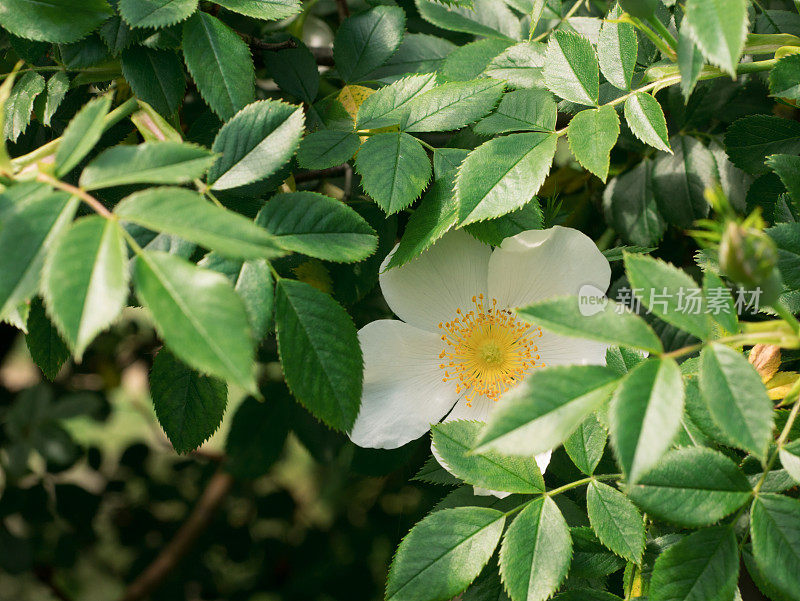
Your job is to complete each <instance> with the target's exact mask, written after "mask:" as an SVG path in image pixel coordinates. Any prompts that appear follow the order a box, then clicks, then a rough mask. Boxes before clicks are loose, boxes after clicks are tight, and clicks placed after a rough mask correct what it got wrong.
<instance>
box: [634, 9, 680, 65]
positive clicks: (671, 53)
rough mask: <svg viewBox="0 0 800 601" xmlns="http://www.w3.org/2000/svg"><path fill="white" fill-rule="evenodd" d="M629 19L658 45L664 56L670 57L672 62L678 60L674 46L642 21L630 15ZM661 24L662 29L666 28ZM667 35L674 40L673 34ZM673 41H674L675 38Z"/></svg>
mask: <svg viewBox="0 0 800 601" xmlns="http://www.w3.org/2000/svg"><path fill="white" fill-rule="evenodd" d="M628 18H629V19H630V22H631V23H633V24H634V25H635V26H636V27H638V28H639V29H641V31H642V33H643V34H644V35H646V36H647V37H648V38H650V41H651V42H653V44H655V45H656V48H658V49H659V50H660V51H661V52H662V53H663V54H664V56H666V57H668V58H669V59H670V60H671V61H672V62H675V61H676V60H678V55H677V54H676V52H675V50H674V49H673V48H672V46H670V45H669V44H668V43H667V42H665V41H664V40H663V39H661V38H660V37H659V35H658V34H657V33H656V32H655V31H653V30H652V29H650V28H649V27H648V26H647V25H645V24H644V22H643V21H642V20H641V19H638V18H636V17H632V16H631V15H628ZM656 20H658V19H656ZM659 23H660V24H661V26H662V27H664V24H663V23H661V21H659ZM665 29H666V28H665ZM667 34H668V35H669V36H670V37H671V38H672V34H670V33H669V32H667ZM672 39H673V40H674V39H675V38H672Z"/></svg>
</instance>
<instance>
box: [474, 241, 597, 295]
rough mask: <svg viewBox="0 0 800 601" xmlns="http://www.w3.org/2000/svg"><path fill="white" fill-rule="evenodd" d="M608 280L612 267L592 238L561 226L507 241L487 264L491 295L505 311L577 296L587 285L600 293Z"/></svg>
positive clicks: (497, 249)
mask: <svg viewBox="0 0 800 601" xmlns="http://www.w3.org/2000/svg"><path fill="white" fill-rule="evenodd" d="M610 281H611V266H610V265H609V264H608V259H606V258H605V257H604V256H603V253H601V252H600V250H599V249H598V248H597V245H596V244H595V243H594V242H593V241H592V239H591V238H589V237H588V236H587V235H586V234H584V233H582V232H580V231H578V230H575V229H571V228H566V227H561V226H554V227H552V228H550V229H546V230H529V231H526V232H522V233H520V234H517V235H516V236H512V237H511V238H506V239H505V240H504V241H503V243H502V244H501V245H500V246H499V247H498V248H496V249H495V251H494V252H493V253H492V258H491V260H490V261H489V296H490V297H492V298H496V299H497V302H498V303H499V304H500V305H502V306H504V307H525V306H527V305H530V304H532V303H534V302H536V301H539V300H543V299H546V298H550V297H552V296H563V295H568V294H578V292H579V290H580V289H581V287H582V286H584V285H586V284H589V285H591V286H594V287H595V288H597V289H599V292H598V294H602V293H604V292H605V291H606V290H607V289H608V285H609V283H610Z"/></svg>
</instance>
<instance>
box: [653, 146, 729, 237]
mask: <svg viewBox="0 0 800 601" xmlns="http://www.w3.org/2000/svg"><path fill="white" fill-rule="evenodd" d="M671 142H672V147H673V150H674V154H672V155H668V154H660V155H659V156H658V157H657V158H656V162H655V167H654V168H653V189H654V191H655V195H656V202H657V203H658V209H659V211H660V212H661V214H662V215H663V216H664V218H665V219H666V220H667V222H669V223H671V224H673V225H675V226H677V227H681V228H688V227H691V226H692V224H693V223H694V221H695V220H696V219H702V218H703V217H705V216H706V215H708V210H709V205H708V201H707V200H706V197H705V191H706V190H707V189H708V188H713V187H714V186H715V185H717V179H718V178H717V167H716V162H715V161H714V155H712V154H711V151H710V150H709V149H708V148H706V147H705V146H703V144H702V143H700V142H699V141H697V140H696V139H695V138H692V137H691V136H676V137H674V138H673V139H672V141H671Z"/></svg>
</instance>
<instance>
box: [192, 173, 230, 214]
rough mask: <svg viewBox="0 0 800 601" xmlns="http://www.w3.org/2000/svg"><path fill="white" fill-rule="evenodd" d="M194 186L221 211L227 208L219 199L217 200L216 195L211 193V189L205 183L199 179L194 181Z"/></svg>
mask: <svg viewBox="0 0 800 601" xmlns="http://www.w3.org/2000/svg"><path fill="white" fill-rule="evenodd" d="M194 185H195V187H196V188H197V191H198V192H200V193H201V194H203V195H204V196H207V197H208V199H209V200H210V201H211V202H213V203H214V204H215V205H217V206H218V207H219V208H220V209H224V208H225V206H224V205H223V204H222V203H221V202H220V200H219V198H217V197H216V196H215V195H214V193H213V192H212V191H211V189H210V188H209V187H208V186H207V185H206V184H205V183H203V182H202V181H200V180H199V179H196V180H194Z"/></svg>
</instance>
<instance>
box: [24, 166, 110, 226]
mask: <svg viewBox="0 0 800 601" xmlns="http://www.w3.org/2000/svg"><path fill="white" fill-rule="evenodd" d="M36 181H40V182H42V183H44V184H48V185H50V186H53V187H54V188H58V189H59V190H64V192H69V193H70V194H72V195H73V196H77V197H78V198H80V199H81V200H82V201H83V202H85V203H86V204H87V205H89V206H90V207H92V210H93V211H94V212H95V213H97V214H98V215H100V216H102V217H105V218H106V219H116V217H115V216H114V214H113V213H112V212H111V211H109V210H108V209H107V208H105V206H103V203H101V202H100V201H99V200H97V199H96V198H95V197H94V196H92V195H91V194H89V193H88V192H86V190H83V189H81V188H77V187H75V186H73V185H70V184H67V183H65V182H62V181H61V180H58V179H56V178H54V177H52V176H50V175H48V174H46V173H39V174H38V175H37V176H36Z"/></svg>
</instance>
